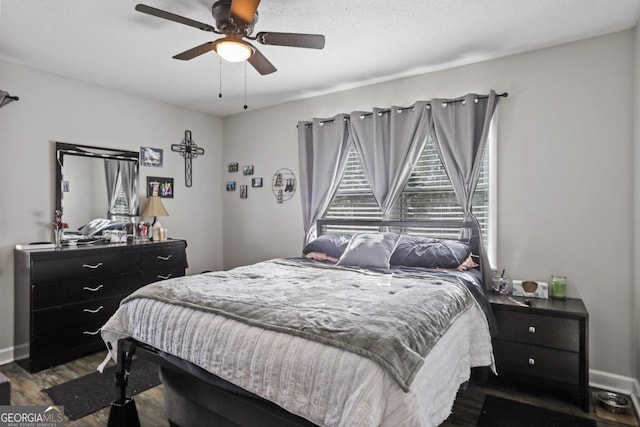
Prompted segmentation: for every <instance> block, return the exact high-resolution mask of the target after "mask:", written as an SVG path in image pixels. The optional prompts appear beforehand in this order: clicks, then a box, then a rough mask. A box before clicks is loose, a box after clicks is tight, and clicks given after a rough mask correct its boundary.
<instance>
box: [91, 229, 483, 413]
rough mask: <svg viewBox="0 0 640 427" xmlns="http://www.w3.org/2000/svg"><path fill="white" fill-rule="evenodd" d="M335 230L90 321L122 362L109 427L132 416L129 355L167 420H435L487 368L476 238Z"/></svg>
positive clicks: (149, 289)
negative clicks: (160, 394) (157, 394)
mask: <svg viewBox="0 0 640 427" xmlns="http://www.w3.org/2000/svg"><path fill="white" fill-rule="evenodd" d="M345 226H349V227H350V229H353V224H351V223H349V222H343V221H333V222H332V221H323V222H320V223H319V224H318V230H319V231H321V235H320V236H319V237H318V239H316V240H314V241H313V242H310V243H309V244H308V245H307V246H305V249H304V251H303V253H304V256H303V257H299V258H289V259H273V260H267V261H263V262H260V263H256V264H254V265H251V266H243V267H238V268H235V269H232V270H229V271H224V272H211V273H203V274H198V275H194V276H188V277H183V278H176V279H171V280H167V281H162V282H158V283H154V284H151V285H148V286H146V287H144V288H141V289H140V290H138V291H136V292H135V293H134V294H132V295H131V296H129V297H127V298H126V299H125V300H123V302H122V303H121V306H120V308H119V309H118V311H117V312H116V313H115V314H114V316H113V317H112V318H111V319H110V320H109V321H108V322H107V324H105V325H104V327H103V328H102V336H103V339H104V340H105V343H106V344H107V347H108V348H109V349H110V351H111V354H112V357H113V358H115V359H116V360H117V361H118V364H119V366H120V374H119V376H118V379H117V396H118V398H117V399H116V401H115V402H114V405H112V416H111V417H110V421H109V425H119V424H120V425H122V423H123V422H124V419H125V418H126V417H129V416H135V414H133V415H132V414H131V413H130V412H131V411H133V412H135V404H134V403H133V401H132V400H131V399H129V398H127V396H126V389H125V387H126V378H127V375H128V371H129V369H130V364H131V363H132V360H133V359H132V356H133V355H134V354H137V355H139V356H142V357H148V358H150V359H152V360H153V361H155V362H156V363H158V364H159V365H160V366H161V368H160V369H161V377H162V380H163V385H164V392H165V410H166V412H167V416H168V418H169V420H170V422H171V424H172V425H180V426H188V425H213V424H215V425H219V426H236V425H242V426H254V425H259V426H268V425H273V426H286V425H290V426H312V425H321V426H434V425H438V424H440V423H441V422H442V421H443V420H445V419H446V418H447V417H448V415H449V414H450V411H451V408H452V406H453V402H454V399H455V396H456V393H457V392H458V389H459V387H460V385H461V384H464V383H465V382H466V381H468V380H469V377H470V373H471V369H472V368H474V367H490V368H493V353H492V347H491V335H492V332H493V330H494V320H493V316H492V313H491V310H490V306H489V304H488V302H487V300H486V298H485V296H484V294H485V291H486V286H485V284H484V283H483V280H482V277H483V271H482V268H479V267H478V266H477V265H476V264H478V263H475V262H473V256H472V254H473V253H478V252H476V251H477V249H478V245H479V240H478V233H477V232H473V231H472V232H467V233H464V234H466V235H468V236H470V237H469V238H467V239H465V241H460V240H453V239H436V240H434V239H431V238H429V237H426V236H425V235H423V234H420V235H416V234H415V233H424V232H425V230H427V229H429V230H431V231H432V232H433V230H437V232H439V233H441V234H442V232H443V231H444V230H445V229H446V228H447V227H449V228H453V229H457V230H458V231H459V230H460V229H461V228H464V227H470V228H473V224H467V223H457V222H456V223H443V222H438V223H433V222H430V223H425V222H420V223H417V222H412V223H407V222H403V223H400V222H393V221H385V222H382V221H368V222H366V223H362V222H360V223H359V225H358V226H359V227H361V229H359V230H358V232H357V233H356V234H353V235H351V236H345V235H344V234H343V233H341V227H345ZM467 231H469V230H467ZM429 242H430V243H429ZM434 245H435V246H434ZM425 258H429V260H430V261H429V262H428V263H427V264H425ZM434 259H435V261H434ZM434 263H435V264H434ZM463 263H466V264H464V265H463ZM480 264H481V263H480ZM425 265H428V266H427V267H425ZM133 363H134V364H135V360H133ZM132 407H133V408H132ZM126 425H131V421H129V422H128V423H127V424H126Z"/></svg>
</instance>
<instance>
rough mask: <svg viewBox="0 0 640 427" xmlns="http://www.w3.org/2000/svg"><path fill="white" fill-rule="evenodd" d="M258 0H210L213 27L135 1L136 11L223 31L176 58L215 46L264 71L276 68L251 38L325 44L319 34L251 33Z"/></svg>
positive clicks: (287, 43) (190, 56)
mask: <svg viewBox="0 0 640 427" xmlns="http://www.w3.org/2000/svg"><path fill="white" fill-rule="evenodd" d="M259 4H260V0H218V1H216V2H215V3H214V4H213V7H212V8H211V13H212V15H213V19H214V20H215V22H216V25H215V27H213V26H211V25H209V24H205V23H203V22H198V21H194V20H193V19H189V18H185V17H184V16H180V15H176V14H173V13H170V12H167V11H164V10H161V9H156V8H155V7H151V6H147V5H145V4H138V5H136V10H137V11H138V12H142V13H147V14H149V15H153V16H157V17H158V18H164V19H168V20H170V21H174V22H177V23H179V24H184V25H189V26H191V27H195V28H198V29H200V30H202V31H210V32H212V33H216V34H222V35H224V37H221V38H219V39H217V40H215V41H210V42H206V43H203V44H201V45H199V46H196V47H194V48H191V49H188V50H185V51H184V52H182V53H179V54H177V55H175V56H174V58H175V59H181V60H185V61H186V60H189V59H193V58H195V57H197V56H200V55H202V54H204V53H207V52H209V51H211V50H215V51H216V52H217V53H218V55H220V56H221V57H222V58H223V59H225V60H227V61H230V62H242V61H245V60H246V61H248V62H249V63H250V64H251V65H252V66H253V68H255V69H256V71H258V73H260V74H262V75H265V74H271V73H273V72H275V71H277V69H276V67H275V66H274V65H273V64H272V63H271V62H269V60H268V59H267V58H266V57H265V56H264V55H263V54H262V53H261V52H260V51H259V50H258V49H257V48H256V47H255V46H254V45H252V44H251V43H249V42H247V41H245V40H244V39H248V40H253V41H255V42H257V43H260V44H263V45H275V46H291V47H304V48H310V49H322V48H324V36H323V35H320V34H298V33H276V32H272V31H261V32H259V33H257V34H256V35H255V36H252V35H251V33H252V32H253V27H254V26H255V24H256V23H257V22H258V5H259Z"/></svg>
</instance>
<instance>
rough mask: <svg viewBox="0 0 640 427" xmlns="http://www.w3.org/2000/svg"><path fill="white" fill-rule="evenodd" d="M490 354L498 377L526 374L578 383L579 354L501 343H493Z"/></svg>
mask: <svg viewBox="0 0 640 427" xmlns="http://www.w3.org/2000/svg"><path fill="white" fill-rule="evenodd" d="M493 352H494V356H495V359H496V370H497V371H498V376H501V375H505V376H510V377H518V376H522V375H526V376H529V377H536V378H543V379H546V380H551V381H557V382H562V383H566V384H572V385H579V383H580V375H579V373H580V359H579V354H578V353H574V352H570V351H563V350H554V349H550V348H543V347H536V346H532V345H526V344H518V343H514V342H508V341H502V340H494V342H493Z"/></svg>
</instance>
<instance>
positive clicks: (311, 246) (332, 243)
mask: <svg viewBox="0 0 640 427" xmlns="http://www.w3.org/2000/svg"><path fill="white" fill-rule="evenodd" d="M348 244H349V237H347V236H345V235H343V234H323V235H321V236H319V237H318V238H317V239H314V240H312V241H310V242H309V243H307V245H306V246H305V247H304V249H303V250H302V253H303V254H304V255H306V254H308V253H310V252H320V253H323V254H326V255H329V256H330V257H332V258H336V259H337V258H340V256H341V255H342V254H343V253H344V250H345V249H346V248H347V245H348Z"/></svg>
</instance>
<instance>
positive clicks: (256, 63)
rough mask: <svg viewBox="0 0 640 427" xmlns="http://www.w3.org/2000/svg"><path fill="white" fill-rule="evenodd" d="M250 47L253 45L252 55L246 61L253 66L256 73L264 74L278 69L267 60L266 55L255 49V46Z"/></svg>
mask: <svg viewBox="0 0 640 427" xmlns="http://www.w3.org/2000/svg"><path fill="white" fill-rule="evenodd" d="M251 47H253V55H252V56H251V58H249V59H247V61H248V62H249V64H251V65H252V66H253V68H255V69H256V71H257V72H258V73H260V74H262V75H263V76H264V75H266V74H271V73H275V72H276V71H278V69H277V68H276V67H274V66H273V64H272V63H271V62H269V60H268V59H267V57H266V56H264V55H263V54H262V53H261V52H260V51H259V50H258V49H256V48H255V46H251Z"/></svg>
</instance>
